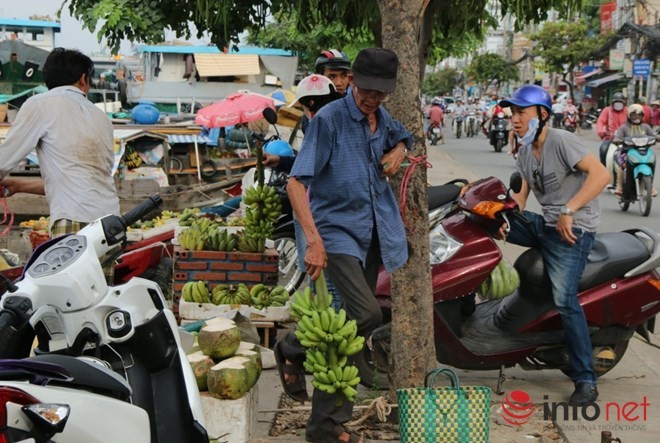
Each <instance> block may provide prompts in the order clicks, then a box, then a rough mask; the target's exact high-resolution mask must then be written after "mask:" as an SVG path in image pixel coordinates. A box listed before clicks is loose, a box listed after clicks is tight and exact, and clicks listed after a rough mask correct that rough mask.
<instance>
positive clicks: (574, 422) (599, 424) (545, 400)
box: [255, 133, 660, 443]
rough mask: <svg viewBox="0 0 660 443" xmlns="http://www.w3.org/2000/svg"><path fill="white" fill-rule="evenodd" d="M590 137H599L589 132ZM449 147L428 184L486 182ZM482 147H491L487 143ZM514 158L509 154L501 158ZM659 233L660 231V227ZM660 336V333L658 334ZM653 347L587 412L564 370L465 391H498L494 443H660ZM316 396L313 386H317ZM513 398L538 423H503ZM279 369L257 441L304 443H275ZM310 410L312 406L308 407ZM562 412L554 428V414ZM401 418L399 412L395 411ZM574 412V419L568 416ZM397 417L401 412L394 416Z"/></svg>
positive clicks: (627, 360)
mask: <svg viewBox="0 0 660 443" xmlns="http://www.w3.org/2000/svg"><path fill="white" fill-rule="evenodd" d="M584 136H585V137H593V136H592V135H591V134H589V133H586V134H585V135H584ZM452 137H453V136H451V135H449V137H447V143H448V144H447V145H444V146H443V145H438V146H427V149H428V159H429V162H430V163H431V164H432V165H433V167H432V168H430V169H428V181H429V183H431V184H441V183H445V182H447V181H449V180H453V179H456V178H466V179H468V180H474V179H476V178H478V176H477V174H475V172H473V171H472V170H471V169H470V168H469V167H468V166H466V165H464V164H460V163H458V162H457V161H456V160H455V159H454V158H453V157H452V156H451V155H449V154H448V153H447V149H445V146H449V144H450V143H452ZM481 142H482V143H487V142H486V140H485V139H484V138H483V137H482V138H481ZM500 155H506V154H500ZM655 229H656V230H660V227H658V226H656V227H655ZM500 246H501V247H502V250H503V253H504V256H505V257H506V258H507V259H508V260H509V261H511V262H513V261H514V260H515V258H516V257H517V256H518V255H519V254H520V252H521V251H522V250H523V249H522V248H520V247H518V246H514V245H510V244H504V243H502V242H500ZM658 332H660V331H658ZM651 341H652V344H651V345H649V344H647V343H646V342H645V341H644V340H643V339H641V337H639V336H638V335H635V337H633V338H632V339H631V341H630V345H629V347H628V350H627V352H626V354H625V356H624V357H623V359H622V361H621V362H620V363H619V364H618V365H617V366H616V367H615V368H614V369H612V370H611V371H610V372H609V373H607V374H605V375H603V376H602V377H601V378H600V379H599V391H600V398H599V400H598V401H597V402H596V406H589V407H587V408H584V409H582V408H576V409H573V408H570V409H568V408H567V407H565V406H564V405H563V404H562V402H566V401H567V400H568V397H569V396H570V394H571V392H572V389H573V386H572V383H571V381H570V379H569V378H568V377H566V376H565V375H564V374H562V373H561V372H560V371H557V370H541V371H525V370H522V369H521V368H519V367H515V368H507V369H506V370H505V372H504V374H505V377H506V380H505V382H504V384H503V390H504V394H503V395H498V394H496V393H495V389H496V386H497V381H498V376H499V373H498V371H465V370H457V373H458V375H459V378H460V381H461V384H463V385H483V386H488V387H490V388H491V389H492V390H493V393H492V396H491V434H490V439H489V441H491V442H496V443H504V442H506V443H518V442H520V443H522V442H551V441H564V442H570V443H598V442H600V441H601V433H602V431H609V432H611V434H612V437H616V438H619V439H620V440H621V441H622V442H625V443H629V442H634V443H658V442H660V346H659V345H660V334H658V333H656V334H652V336H651ZM309 390H310V392H311V386H310V387H309ZM512 391H523V392H524V393H526V394H528V395H529V397H530V400H531V401H532V402H533V403H534V404H535V405H536V408H535V412H534V414H533V415H532V416H531V417H530V421H529V422H527V423H525V424H524V425H522V426H513V425H510V424H508V423H507V422H506V421H505V420H504V419H503V417H502V413H503V410H502V407H501V405H502V401H503V400H504V399H505V397H506V396H507V395H508V394H510V393H511V392H512ZM282 392H283V391H282V388H281V384H280V381H279V378H278V375H277V370H276V369H268V370H265V371H263V373H262V375H261V378H260V380H259V411H260V412H259V414H258V426H257V432H256V435H255V438H256V439H257V440H255V441H273V442H285V443H289V442H291V443H293V442H302V441H304V434H301V435H287V436H279V437H271V436H269V431H270V428H271V423H272V420H273V417H274V415H275V413H274V412H272V411H274V410H276V409H277V407H278V403H279V399H280V396H281V393H282ZM359 393H360V394H359V396H360V397H361V398H373V397H374V396H375V393H374V392H371V391H369V390H367V389H365V388H363V387H360V389H359ZM306 406H309V405H308V404H307V405H306ZM553 410H555V411H556V414H554V415H556V416H557V417H556V420H554V424H555V426H554V427H553V426H552V422H553V420H552V418H553V417H552V416H553V414H552V411H553ZM395 411H396V410H395ZM565 412H566V416H564V413H565ZM394 413H395V412H394ZM261 439H263V440H261Z"/></svg>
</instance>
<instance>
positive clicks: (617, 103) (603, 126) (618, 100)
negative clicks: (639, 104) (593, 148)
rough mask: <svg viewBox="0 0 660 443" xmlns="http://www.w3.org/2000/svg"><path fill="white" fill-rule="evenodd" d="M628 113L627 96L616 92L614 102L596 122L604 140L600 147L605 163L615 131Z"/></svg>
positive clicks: (601, 159)
mask: <svg viewBox="0 0 660 443" xmlns="http://www.w3.org/2000/svg"><path fill="white" fill-rule="evenodd" d="M627 115H628V114H627V109H626V103H625V98H624V96H623V94H622V93H621V92H616V93H615V94H614V95H613V96H612V104H611V105H610V106H607V107H606V108H605V109H603V111H602V112H601V113H600V116H599V117H598V122H597V123H596V131H597V132H598V136H599V137H600V139H601V140H603V143H601V145H600V149H599V151H600V162H601V163H602V164H605V157H606V156H607V149H608V148H609V146H610V142H611V141H612V138H613V137H614V132H616V130H617V129H618V128H619V126H621V125H622V124H624V123H625V122H626V118H627Z"/></svg>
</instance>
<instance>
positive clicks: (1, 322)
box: [0, 309, 16, 334]
mask: <svg viewBox="0 0 660 443" xmlns="http://www.w3.org/2000/svg"><path fill="white" fill-rule="evenodd" d="M15 323H16V314H14V313H13V312H11V311H8V310H6V309H3V310H2V311H0V334H2V333H4V331H5V329H7V328H8V327H10V326H14V324H15Z"/></svg>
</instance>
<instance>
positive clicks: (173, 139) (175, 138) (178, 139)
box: [167, 134, 212, 144]
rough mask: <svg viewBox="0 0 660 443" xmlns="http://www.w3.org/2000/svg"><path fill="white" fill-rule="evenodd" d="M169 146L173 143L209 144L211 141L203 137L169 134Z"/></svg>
mask: <svg viewBox="0 0 660 443" xmlns="http://www.w3.org/2000/svg"><path fill="white" fill-rule="evenodd" d="M167 138H168V140H169V142H170V144H175V143H210V142H211V141H212V140H211V139H210V138H209V137H207V136H205V135H190V134H170V135H168V136H167Z"/></svg>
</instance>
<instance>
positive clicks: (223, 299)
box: [211, 283, 250, 305]
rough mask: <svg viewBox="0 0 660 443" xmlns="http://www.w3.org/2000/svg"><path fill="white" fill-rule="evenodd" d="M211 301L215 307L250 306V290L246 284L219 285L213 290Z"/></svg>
mask: <svg viewBox="0 0 660 443" xmlns="http://www.w3.org/2000/svg"><path fill="white" fill-rule="evenodd" d="M211 301H212V302H213V304H215V305H249V304H250V290H249V289H248V287H247V286H246V285H245V284H244V283H239V284H238V285H237V286H235V285H217V286H216V287H214V288H213V296H212V297H211Z"/></svg>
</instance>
